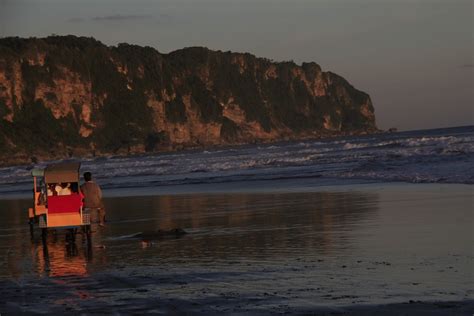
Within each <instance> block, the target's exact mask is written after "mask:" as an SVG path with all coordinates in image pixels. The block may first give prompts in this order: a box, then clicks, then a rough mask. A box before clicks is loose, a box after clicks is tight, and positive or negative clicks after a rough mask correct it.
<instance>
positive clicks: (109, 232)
mask: <svg viewBox="0 0 474 316" xmlns="http://www.w3.org/2000/svg"><path fill="white" fill-rule="evenodd" d="M112 195H113V194H111V195H110V196H112ZM29 203H31V202H30V201H29V200H27V199H26V200H25V199H10V200H1V201H0V210H1V211H0V254H1V258H2V259H1V260H2V264H1V266H0V294H1V297H2V299H1V300H0V313H1V314H2V315H13V314H15V315H16V314H19V313H25V314H34V313H66V312H70V313H78V314H104V313H105V314H134V313H135V314H142V313H158V314H163V313H166V314H168V313H176V314H183V313H187V314H203V315H209V314H223V313H225V314H249V313H250V314H285V313H289V314H318V315H380V314H382V313H383V314H386V315H401V314H403V315H472V313H473V312H474V291H473V288H474V281H473V266H474V248H473V246H472V245H473V241H474V238H473V227H474V226H473V224H474V221H473V208H472V206H473V189H472V186H469V185H456V184H380V183H379V184H367V185H358V186H351V185H348V186H328V187H318V188H315V189H314V190H313V191H311V190H305V192H283V191H278V192H271V190H270V191H269V192H260V193H256V192H233V193H230V192H229V193H219V194H217V193H216V194H179V195H153V196H132V197H125V196H122V197H117V196H115V197H109V198H107V199H106V200H105V203H106V207H107V210H108V214H107V218H108V222H107V225H106V227H105V228H100V227H97V226H94V228H93V230H94V234H93V245H92V247H90V248H89V247H87V243H86V242H85V239H84V238H83V236H82V235H78V236H77V239H76V242H75V243H67V242H66V240H65V235H64V232H62V231H58V232H57V233H56V234H53V233H51V234H50V235H49V238H48V243H47V247H44V246H43V244H42V242H41V238H40V236H39V230H38V231H36V235H35V236H34V238H33V240H31V239H30V235H29V229H28V226H27V215H26V213H25V209H26V208H27V207H28V206H29ZM177 227H179V228H182V229H184V230H185V231H186V232H187V234H186V235H183V236H181V237H180V238H175V237H167V238H163V236H156V237H154V236H153V234H151V233H150V232H153V231H156V230H158V229H160V230H169V229H173V228H177ZM139 233H146V234H145V236H146V238H142V237H137V234H139Z"/></svg>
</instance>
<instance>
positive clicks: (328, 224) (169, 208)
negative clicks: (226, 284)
mask: <svg viewBox="0 0 474 316" xmlns="http://www.w3.org/2000/svg"><path fill="white" fill-rule="evenodd" d="M107 202H108V204H107V207H108V209H113V210H114V214H115V216H116V217H117V218H118V219H119V220H118V223H113V225H111V226H110V227H109V228H110V231H109V232H110V235H113V236H126V235H129V234H133V233H137V232H140V231H141V232H144V231H146V232H150V231H155V230H158V229H160V230H170V229H173V228H177V227H179V228H183V229H185V230H187V231H190V232H192V233H191V234H190V235H187V236H185V238H183V239H182V240H179V241H176V242H175V243H174V244H175V246H174V247H166V245H164V246H163V247H161V248H160V249H157V250H156V251H158V252H159V257H160V258H172V257H182V256H183V255H186V257H187V258H188V259H190V258H199V257H206V258H221V259H222V258H227V257H235V256H243V257H247V258H250V257H262V256H266V257H279V256H286V255H287V254H288V253H293V252H305V251H308V252H311V251H316V250H317V251H318V252H321V253H328V252H331V249H332V248H334V247H347V246H348V243H350V241H349V240H348V239H347V238H344V232H345V231H350V230H351V229H352V228H353V227H356V226H357V223H358V222H359V221H361V220H364V219H365V218H367V217H370V216H371V215H373V213H374V212H376V211H377V195H374V194H363V193H352V192H343V193H319V192H316V193H288V194H232V195H226V194H221V195H183V196H158V197H139V198H138V197H133V198H120V199H113V200H108V201H107ZM132 210H133V215H131V216H133V217H135V218H136V219H137V221H138V220H139V219H140V218H146V219H147V220H146V222H141V223H134V224H133V225H132V224H126V225H124V224H120V219H125V218H126V217H127V214H129V213H131V211H132ZM128 216H130V215H128ZM165 250H166V251H165Z"/></svg>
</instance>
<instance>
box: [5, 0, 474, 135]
mask: <svg viewBox="0 0 474 316" xmlns="http://www.w3.org/2000/svg"><path fill="white" fill-rule="evenodd" d="M473 6H474V0H286V1H282V0H156V1H152V0H134V1H124V0H94V1H91V0H82V1H73V0H0V37H6V36H20V37H32V36H34V37H44V36H48V35H51V34H58V35H67V34H73V35H80V36H92V37H94V38H96V39H98V40H100V41H101V42H103V43H105V44H107V45H116V44H118V43H122V42H126V43H131V44H138V45H148V46H152V47H154V48H156V49H157V50H158V51H160V52H162V53H168V52H171V51H173V50H176V49H180V48H183V47H189V46H206V47H209V48H211V49H217V50H222V51H229V50H230V51H235V52H249V53H252V54H254V55H256V56H259V57H266V58H270V59H273V60H275V61H287V60H293V61H295V62H296V63H298V64H299V63H301V62H310V61H314V62H316V63H318V64H319V65H321V67H322V68H323V70H324V71H332V72H335V73H337V74H339V75H341V76H343V77H344V78H346V79H347V80H348V81H349V82H350V83H351V84H352V85H353V86H355V87H356V88H357V89H359V90H362V91H365V92H367V93H368V94H369V95H370V96H371V98H372V102H373V104H374V107H375V115H376V119H377V125H378V127H379V128H382V129H388V128H391V127H396V128H398V129H399V130H415V129H427V128H437V127H450V126H461V125H474V76H473V74H474V60H473V52H474V38H473V37H474V34H473V30H474V19H473V16H474V7H473Z"/></svg>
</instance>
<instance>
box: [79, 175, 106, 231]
mask: <svg viewBox="0 0 474 316" xmlns="http://www.w3.org/2000/svg"><path fill="white" fill-rule="evenodd" d="M84 180H85V181H86V183H84V184H83V185H81V192H82V194H84V208H85V209H86V210H87V209H88V210H89V212H92V211H94V210H97V212H98V214H99V225H100V226H104V223H105V208H104V204H103V203H102V190H101V189H100V187H99V185H98V184H97V183H95V182H94V181H92V174H91V173H90V172H84Z"/></svg>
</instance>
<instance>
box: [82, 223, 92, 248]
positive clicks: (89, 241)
mask: <svg viewBox="0 0 474 316" xmlns="http://www.w3.org/2000/svg"><path fill="white" fill-rule="evenodd" d="M84 229H85V230H86V237H87V244H88V246H91V245H92V232H91V225H86V226H84Z"/></svg>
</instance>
